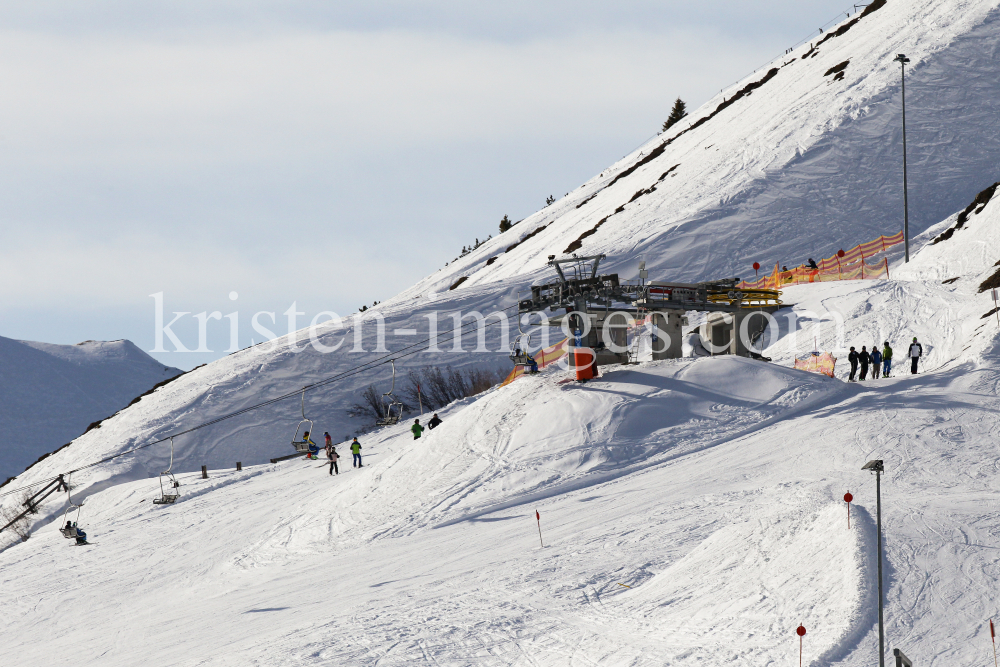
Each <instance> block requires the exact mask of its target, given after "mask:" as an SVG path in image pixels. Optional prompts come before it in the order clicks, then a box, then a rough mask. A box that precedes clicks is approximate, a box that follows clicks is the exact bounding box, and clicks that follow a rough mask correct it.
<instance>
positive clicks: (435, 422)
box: [427, 412, 441, 431]
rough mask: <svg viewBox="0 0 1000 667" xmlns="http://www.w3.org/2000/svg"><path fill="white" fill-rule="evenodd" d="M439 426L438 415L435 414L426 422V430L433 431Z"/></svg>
mask: <svg viewBox="0 0 1000 667" xmlns="http://www.w3.org/2000/svg"><path fill="white" fill-rule="evenodd" d="M440 425H441V418H440V417H438V413H436V412H435V413H434V416H433V417H431V420H430V421H429V422H427V428H429V429H430V430H432V431H433V430H434V429H436V428H437V427H438V426H440Z"/></svg>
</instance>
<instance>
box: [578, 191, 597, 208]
mask: <svg viewBox="0 0 1000 667" xmlns="http://www.w3.org/2000/svg"><path fill="white" fill-rule="evenodd" d="M599 192H600V191H598V192H595V193H594V194H592V195H590V196H589V197H587V198H586V199H584V200H583V201H582V202H580V203H579V204H577V205H576V207H577V208H580V207H581V206H583V205H584V204H586V203H587V202H589V201H590V200H591V199H593V198H594V197H596V196H597V195H598V193H599Z"/></svg>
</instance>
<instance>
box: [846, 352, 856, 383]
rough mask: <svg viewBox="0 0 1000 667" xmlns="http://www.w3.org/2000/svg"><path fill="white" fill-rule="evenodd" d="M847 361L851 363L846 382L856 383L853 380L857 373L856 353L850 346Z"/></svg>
mask: <svg viewBox="0 0 1000 667" xmlns="http://www.w3.org/2000/svg"><path fill="white" fill-rule="evenodd" d="M847 360H848V361H849V362H851V377H849V378H847V381H848V382H856V380H855V379H854V374H855V373H857V372H858V353H857V352H855V351H854V346H853V345H852V346H851V353H850V354H848V355H847Z"/></svg>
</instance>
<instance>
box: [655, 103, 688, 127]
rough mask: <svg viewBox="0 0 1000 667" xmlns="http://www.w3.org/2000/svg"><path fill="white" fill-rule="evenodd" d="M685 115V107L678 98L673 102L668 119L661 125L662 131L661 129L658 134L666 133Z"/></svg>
mask: <svg viewBox="0 0 1000 667" xmlns="http://www.w3.org/2000/svg"><path fill="white" fill-rule="evenodd" d="M686 115H688V114H687V105H686V104H684V100H682V99H681V98H679V97H678V98H677V101H676V102H674V108H673V109H671V110H670V117H669V118H667V121H666V122H665V123H663V129H661V130H660V132H666V131H667V130H669V129H670V128H671V126H673V125H674V124H675V123H676V122H677V121H679V120H680V119H681V118H684V116H686Z"/></svg>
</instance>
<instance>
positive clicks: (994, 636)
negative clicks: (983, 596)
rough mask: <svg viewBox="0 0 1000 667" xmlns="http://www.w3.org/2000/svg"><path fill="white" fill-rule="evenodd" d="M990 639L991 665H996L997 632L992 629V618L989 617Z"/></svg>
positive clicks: (994, 666)
mask: <svg viewBox="0 0 1000 667" xmlns="http://www.w3.org/2000/svg"><path fill="white" fill-rule="evenodd" d="M990 641H992V642H993V667H996V666H997V633H996V631H995V630H993V619H992V618H991V619H990Z"/></svg>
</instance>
